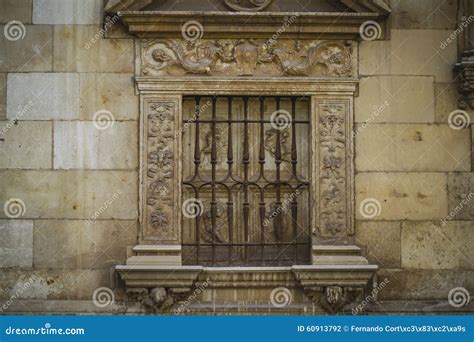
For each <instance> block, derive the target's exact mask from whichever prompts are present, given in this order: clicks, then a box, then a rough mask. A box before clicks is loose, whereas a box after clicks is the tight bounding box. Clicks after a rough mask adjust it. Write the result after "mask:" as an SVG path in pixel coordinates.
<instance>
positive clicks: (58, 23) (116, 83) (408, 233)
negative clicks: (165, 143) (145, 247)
mask: <svg viewBox="0 0 474 342" xmlns="http://www.w3.org/2000/svg"><path fill="white" fill-rule="evenodd" d="M102 5H103V4H102V1H100V0H87V1H86V0H83V1H80V2H79V1H74V0H62V1H60V2H59V1H53V0H0V32H2V33H4V32H6V30H5V27H6V26H8V25H9V23H11V21H12V20H16V21H19V22H21V23H22V25H24V26H20V29H21V30H23V32H24V33H25V35H24V37H23V38H21V39H18V40H16V38H15V37H13V39H12V37H10V39H8V37H7V36H6V35H5V34H2V35H0V120H2V122H1V124H0V127H2V130H1V131H0V136H1V137H0V147H1V148H0V203H1V204H2V206H3V205H4V206H5V210H2V211H0V267H1V269H0V275H1V276H0V289H1V291H0V298H1V301H4V300H7V299H9V298H12V297H13V296H17V297H19V298H24V299H48V300H64V299H71V300H87V301H90V300H91V297H92V293H93V292H94V290H95V289H97V288H99V287H109V288H116V287H117V277H116V274H115V273H114V272H113V266H114V265H116V264H123V263H124V262H125V260H126V254H127V247H128V246H133V245H136V243H137V226H138V188H139V180H138V159H139V158H138V150H139V149H138V132H139V127H138V126H139V125H138V113H139V105H138V98H137V96H136V95H135V94H134V83H133V74H134V52H135V50H134V42H133V39H131V38H130V37H129V36H128V35H127V34H124V33H121V32H120V29H119V28H117V27H119V26H120V25H116V26H115V27H113V28H111V29H110V31H109V32H107V36H108V38H107V39H103V38H101V37H100V36H101V35H102V33H101V32H102V31H101V29H102V27H103V26H102V24H101V22H102V20H103V15H102V14H101V9H102V8H103V6H102ZM392 7H393V14H392V17H391V27H392V30H391V34H390V40H385V41H372V42H361V43H360V54H359V73H360V89H359V97H358V98H356V102H355V122H356V126H355V153H356V155H355V170H356V176H355V186H356V208H355V209H356V210H355V212H356V238H357V242H358V243H359V245H360V246H362V247H363V248H364V249H365V252H366V255H367V257H368V258H369V260H370V261H371V262H374V263H377V264H379V265H380V267H381V269H382V270H381V271H380V275H379V279H381V280H383V279H385V277H386V278H388V279H389V283H388V285H387V286H386V287H385V288H384V289H383V290H382V291H380V293H379V299H381V300H386V301H387V300H406V299H416V300H440V301H446V300H447V295H448V292H449V291H450V289H452V288H454V287H464V288H466V289H468V291H469V292H470V293H471V294H474V248H473V247H474V245H473V241H474V198H472V199H473V200H472V201H470V200H468V199H469V198H471V197H470V196H469V194H471V193H474V173H473V172H472V171H473V158H472V146H473V140H472V139H473V138H472V137H473V136H474V135H473V133H472V131H471V127H472V125H471V126H469V127H468V128H466V129H460V130H457V129H453V128H452V127H451V125H450V124H449V122H448V121H449V120H448V117H449V114H450V113H451V112H452V111H453V110H455V109H457V106H456V100H457V93H456V89H455V84H454V80H453V75H452V71H451V70H452V66H453V64H454V63H455V62H456V60H457V45H456V43H455V42H452V43H449V44H446V46H445V47H444V48H442V47H441V44H442V43H443V42H445V41H446V39H447V37H448V36H450V35H451V34H452V33H453V31H454V30H455V29H456V27H457V24H456V15H457V1H454V0H436V1H433V0H419V1H411V0H393V1H392ZM97 36H99V39H97ZM115 37H117V38H115ZM469 115H470V119H471V122H472V120H473V119H474V113H473V112H472V111H470V112H469ZM98 119H100V120H98ZM471 196H472V195H471ZM464 202H466V203H464ZM367 203H375V206H376V209H377V210H376V211H377V212H376V213H375V215H372V214H371V213H369V214H368V213H367V212H366V211H365V209H364V208H365V204H367ZM18 207H20V210H21V211H22V212H20V213H19V214H17V212H15V211H14V210H15V208H18ZM17 215H18V216H17ZM372 216H373V217H372ZM25 284H29V286H26V288H25V289H24V290H22V291H18V289H22V288H23V287H24V285H25ZM18 293H19V294H18ZM17 294H18V295H17ZM120 298H121V297H120V291H117V292H116V300H120Z"/></svg>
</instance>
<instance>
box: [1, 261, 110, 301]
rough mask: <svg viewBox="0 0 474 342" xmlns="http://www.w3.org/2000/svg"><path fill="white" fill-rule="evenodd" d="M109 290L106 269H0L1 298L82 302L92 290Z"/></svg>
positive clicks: (90, 297) (87, 298) (90, 298)
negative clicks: (0, 272)
mask: <svg viewBox="0 0 474 342" xmlns="http://www.w3.org/2000/svg"><path fill="white" fill-rule="evenodd" d="M102 286H106V287H110V286H111V285H110V270H58V269H44V270H19V269H5V270H2V277H0V296H1V297H2V298H3V299H7V298H11V297H12V296H15V297H16V298H20V299H21V298H27V299H68V300H78V299H85V300H90V301H92V295H93V293H94V290H95V289H97V288H99V287H102Z"/></svg>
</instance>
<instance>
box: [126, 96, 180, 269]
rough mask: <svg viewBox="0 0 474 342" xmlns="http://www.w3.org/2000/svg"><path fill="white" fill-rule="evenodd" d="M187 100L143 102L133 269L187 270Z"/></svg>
mask: <svg viewBox="0 0 474 342" xmlns="http://www.w3.org/2000/svg"><path fill="white" fill-rule="evenodd" d="M181 121H182V120H181V96H180V95H154V94H146V95H142V96H141V132H142V133H141V139H140V141H141V173H140V177H141V178H140V183H141V184H142V186H141V194H140V205H141V207H140V212H141V215H140V220H141V224H140V232H139V242H140V245H138V246H136V247H134V248H133V252H134V254H135V255H134V256H132V257H130V258H129V259H128V260H127V264H131V265H150V264H153V265H181V246H180V239H181V232H180V228H181V210H180V208H181V206H180V203H181V178H180V177H181V163H180V159H181V156H180V151H181V134H180V129H181Z"/></svg>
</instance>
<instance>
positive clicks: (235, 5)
mask: <svg viewBox="0 0 474 342" xmlns="http://www.w3.org/2000/svg"><path fill="white" fill-rule="evenodd" d="M271 2H272V0H224V3H225V4H226V5H227V6H228V7H229V8H231V9H233V10H234V11H244V12H258V11H261V10H263V9H265V7H267V6H268V5H270V3H271Z"/></svg>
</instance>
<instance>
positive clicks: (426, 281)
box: [378, 269, 474, 303]
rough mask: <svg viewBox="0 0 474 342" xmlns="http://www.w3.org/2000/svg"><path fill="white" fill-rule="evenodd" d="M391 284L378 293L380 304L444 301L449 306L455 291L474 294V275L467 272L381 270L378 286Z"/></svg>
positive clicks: (471, 272)
mask: <svg viewBox="0 0 474 342" xmlns="http://www.w3.org/2000/svg"><path fill="white" fill-rule="evenodd" d="M385 278H387V279H388V284H387V286H385V287H384V288H383V290H382V291H380V292H379V293H378V299H379V300H403V299H407V300H436V299H438V300H442V301H443V302H445V303H447V302H448V293H449V291H450V290H451V289H452V288H455V287H464V288H465V289H467V290H468V291H469V292H470V293H471V294H472V293H473V292H474V272H473V271H468V270H464V271H462V272H460V271H459V270H400V269H382V270H380V271H379V272H378V279H379V282H381V281H383V280H384V279H385Z"/></svg>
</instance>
